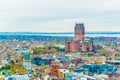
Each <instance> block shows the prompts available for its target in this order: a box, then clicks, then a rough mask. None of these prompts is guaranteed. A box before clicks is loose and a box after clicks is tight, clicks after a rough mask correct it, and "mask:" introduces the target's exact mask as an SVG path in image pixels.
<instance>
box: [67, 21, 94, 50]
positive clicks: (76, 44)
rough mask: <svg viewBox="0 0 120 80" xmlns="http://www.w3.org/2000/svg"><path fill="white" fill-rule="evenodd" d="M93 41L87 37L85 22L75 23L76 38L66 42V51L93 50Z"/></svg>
mask: <svg viewBox="0 0 120 80" xmlns="http://www.w3.org/2000/svg"><path fill="white" fill-rule="evenodd" d="M92 50H93V41H92V40H90V39H86V38H85V27H84V24H83V23H80V24H75V28H74V39H67V40H66V42H65V51H66V52H76V51H92Z"/></svg>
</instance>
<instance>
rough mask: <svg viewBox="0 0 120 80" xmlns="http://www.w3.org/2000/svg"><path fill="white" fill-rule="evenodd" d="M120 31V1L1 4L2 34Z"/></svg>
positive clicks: (4, 0)
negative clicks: (79, 29)
mask: <svg viewBox="0 0 120 80" xmlns="http://www.w3.org/2000/svg"><path fill="white" fill-rule="evenodd" d="M75 23H84V26H85V30H86V31H120V0H0V32H73V31H74V26H75Z"/></svg>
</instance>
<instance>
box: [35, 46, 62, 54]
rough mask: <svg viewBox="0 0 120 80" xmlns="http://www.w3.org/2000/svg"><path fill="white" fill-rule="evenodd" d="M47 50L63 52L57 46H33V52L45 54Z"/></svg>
mask: <svg viewBox="0 0 120 80" xmlns="http://www.w3.org/2000/svg"><path fill="white" fill-rule="evenodd" d="M48 52H53V53H57V52H64V49H63V48H59V47H47V46H45V47H34V48H33V54H45V53H48Z"/></svg>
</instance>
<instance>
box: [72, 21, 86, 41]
mask: <svg viewBox="0 0 120 80" xmlns="http://www.w3.org/2000/svg"><path fill="white" fill-rule="evenodd" d="M74 39H75V40H81V41H84V40H85V28H84V24H83V23H80V24H75V29H74Z"/></svg>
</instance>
